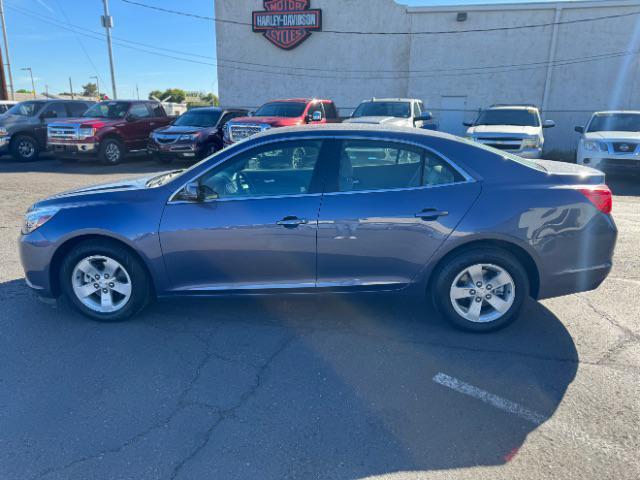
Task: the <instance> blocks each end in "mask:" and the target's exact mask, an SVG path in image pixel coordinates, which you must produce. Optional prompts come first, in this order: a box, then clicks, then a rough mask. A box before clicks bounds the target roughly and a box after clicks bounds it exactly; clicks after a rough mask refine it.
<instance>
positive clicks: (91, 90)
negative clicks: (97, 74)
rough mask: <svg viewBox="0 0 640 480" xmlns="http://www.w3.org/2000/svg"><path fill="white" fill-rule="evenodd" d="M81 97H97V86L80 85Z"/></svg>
mask: <svg viewBox="0 0 640 480" xmlns="http://www.w3.org/2000/svg"><path fill="white" fill-rule="evenodd" d="M82 96H84V97H97V96H98V85H96V84H95V83H91V82H89V83H87V84H86V85H82Z"/></svg>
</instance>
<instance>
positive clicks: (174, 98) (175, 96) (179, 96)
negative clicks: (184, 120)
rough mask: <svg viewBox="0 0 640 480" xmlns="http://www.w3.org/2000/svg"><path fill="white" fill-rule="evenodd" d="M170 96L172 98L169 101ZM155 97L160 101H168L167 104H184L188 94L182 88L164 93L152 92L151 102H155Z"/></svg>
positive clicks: (167, 90)
mask: <svg viewBox="0 0 640 480" xmlns="http://www.w3.org/2000/svg"><path fill="white" fill-rule="evenodd" d="M169 96H170V97H171V98H169V99H167V97H169ZM153 97H156V98H157V99H158V100H165V99H167V100H166V101H167V102H175V103H182V102H184V100H185V98H187V92H185V91H184V90H182V89H181V88H167V89H166V90H165V91H164V92H161V91H160V90H152V91H151V92H149V100H153Z"/></svg>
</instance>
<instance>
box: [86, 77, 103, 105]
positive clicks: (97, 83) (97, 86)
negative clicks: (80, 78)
mask: <svg viewBox="0 0 640 480" xmlns="http://www.w3.org/2000/svg"><path fill="white" fill-rule="evenodd" d="M89 78H95V79H96V88H97V90H98V101H100V100H102V98H100V79H99V78H98V76H97V75H93V76H92V77H89Z"/></svg>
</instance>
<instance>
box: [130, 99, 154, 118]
mask: <svg viewBox="0 0 640 480" xmlns="http://www.w3.org/2000/svg"><path fill="white" fill-rule="evenodd" d="M129 115H132V116H134V117H135V118H148V117H149V116H150V115H151V114H150V113H149V110H147V107H146V106H145V104H144V103H134V104H133V105H131V108H130V109H129Z"/></svg>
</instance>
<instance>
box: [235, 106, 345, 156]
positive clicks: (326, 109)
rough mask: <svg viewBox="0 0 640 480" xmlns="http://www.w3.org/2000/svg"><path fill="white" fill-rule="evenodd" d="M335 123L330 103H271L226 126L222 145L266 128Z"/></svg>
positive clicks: (335, 116) (334, 107)
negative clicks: (249, 115)
mask: <svg viewBox="0 0 640 480" xmlns="http://www.w3.org/2000/svg"><path fill="white" fill-rule="evenodd" d="M338 122H340V118H339V117H338V109H337V108H336V106H335V104H334V103H333V102H332V101H331V100H319V99H317V98H290V99H287V100H272V101H270V102H268V103H265V104H264V105H262V106H261V107H260V108H259V109H258V110H256V112H255V113H254V114H253V115H252V116H251V117H240V118H234V119H233V120H232V121H230V122H227V124H226V125H225V128H224V143H225V145H231V144H232V143H235V142H237V141H239V140H243V139H245V138H247V137H250V136H252V135H255V134H256V133H259V132H262V131H264V130H268V129H269V128H277V127H292V126H295V125H304V124H317V123H338Z"/></svg>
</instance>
